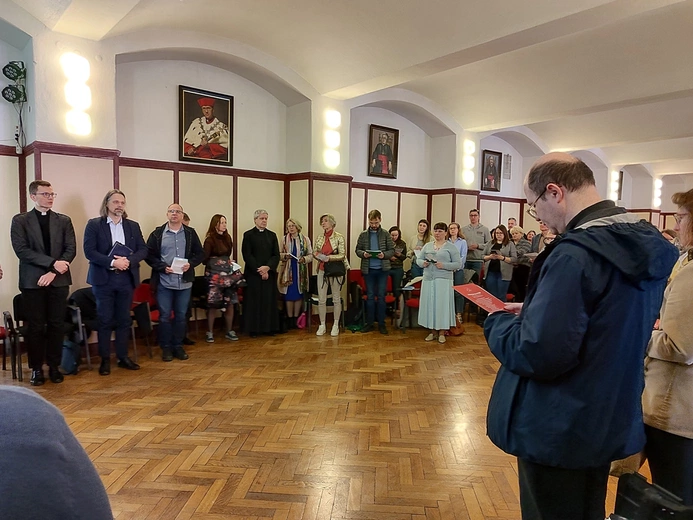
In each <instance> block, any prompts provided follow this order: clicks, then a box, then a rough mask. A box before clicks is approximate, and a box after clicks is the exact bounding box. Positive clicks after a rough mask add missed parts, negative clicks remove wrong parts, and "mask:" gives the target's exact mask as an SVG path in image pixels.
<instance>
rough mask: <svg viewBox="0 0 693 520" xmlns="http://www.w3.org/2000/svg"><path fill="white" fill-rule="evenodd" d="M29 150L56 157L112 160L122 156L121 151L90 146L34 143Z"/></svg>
mask: <svg viewBox="0 0 693 520" xmlns="http://www.w3.org/2000/svg"><path fill="white" fill-rule="evenodd" d="M27 148H29V149H30V150H34V151H39V152H41V153H51V154H55V155H72V156H76V157H91V158H95V159H112V158H114V157H118V156H119V155H120V150H112V149H109V148H92V147H90V146H75V145H71V144H59V143H45V142H42V141H34V142H33V143H31V144H30V145H29V146H28V147H27Z"/></svg>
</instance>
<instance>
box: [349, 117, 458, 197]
mask: <svg viewBox="0 0 693 520" xmlns="http://www.w3.org/2000/svg"><path fill="white" fill-rule="evenodd" d="M371 124H375V125H380V126H386V127H388V128H395V129H397V130H399V154H398V163H399V166H398V170H397V179H394V180H393V179H385V178H382V177H369V176H368V139H369V134H368V128H369V126H370V125H371ZM349 135H350V143H349V144H350V148H349V160H350V169H349V175H351V176H352V177H353V178H354V181H356V182H369V183H373V184H382V185H389V186H409V187H415V188H430V187H431V182H432V179H431V160H430V156H431V155H430V154H431V138H430V137H429V136H428V135H427V134H426V133H425V132H424V131H423V130H421V128H419V127H418V126H416V125H415V124H414V123H412V122H411V121H409V120H408V119H406V118H404V117H402V116H400V115H398V114H395V113H394V112H390V111H389V110H384V109H382V108H374V107H358V108H354V109H352V110H351V118H350V133H349ZM450 185H452V179H450V184H448V186H450Z"/></svg>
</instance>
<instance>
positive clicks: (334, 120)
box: [325, 110, 342, 128]
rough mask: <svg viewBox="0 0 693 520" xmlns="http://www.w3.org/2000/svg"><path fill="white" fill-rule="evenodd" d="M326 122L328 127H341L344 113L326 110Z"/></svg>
mask: <svg viewBox="0 0 693 520" xmlns="http://www.w3.org/2000/svg"><path fill="white" fill-rule="evenodd" d="M325 124H326V125H327V127H328V128H339V127H340V126H341V124H342V114H340V113H339V112H338V111H336V110H325Z"/></svg>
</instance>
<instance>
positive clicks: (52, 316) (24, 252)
mask: <svg viewBox="0 0 693 520" xmlns="http://www.w3.org/2000/svg"><path fill="white" fill-rule="evenodd" d="M29 196H30V197H31V200H32V201H33V202H34V206H35V207H34V209H32V210H30V211H27V212H26V213H20V214H18V215H15V216H14V218H12V227H11V229H10V235H11V240H12V248H13V249H14V252H15V254H16V255H17V258H19V290H20V291H21V292H22V305H23V308H24V316H25V318H26V320H25V321H26V323H27V333H26V343H27V351H28V356H29V366H30V367H31V384H32V386H40V385H42V384H43V383H45V381H46V379H45V376H44V374H43V363H44V360H45V362H46V363H47V364H48V376H49V377H50V380H51V381H52V382H53V383H62V381H63V375H62V374H61V373H60V371H59V370H58V365H60V356H61V354H62V350H63V338H64V336H65V312H66V310H67V294H68V292H69V289H70V284H72V277H71V276H70V263H71V262H72V260H74V258H75V255H76V253H77V244H76V242H75V230H74V228H73V227H72V220H70V217H68V216H67V215H62V214H60V213H56V212H54V211H53V209H52V208H53V201H54V200H55V198H56V197H57V196H58V194H57V193H55V192H54V191H53V187H52V186H51V183H50V182H48V181H45V180H37V181H33V182H32V183H31V184H29Z"/></svg>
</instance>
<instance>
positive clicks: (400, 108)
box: [354, 99, 455, 137]
mask: <svg viewBox="0 0 693 520" xmlns="http://www.w3.org/2000/svg"><path fill="white" fill-rule="evenodd" d="M361 106H362V107H376V108H383V109H385V110H389V111H390V112H394V113H395V114H399V115H400V116H402V117H404V118H406V119H408V120H409V121H411V122H412V123H414V124H415V125H416V126H418V127H419V128H421V130H423V131H424V132H426V133H427V134H428V135H429V136H431V137H444V136H447V135H455V134H454V132H453V131H452V130H451V129H450V128H448V127H447V126H446V125H445V124H443V122H442V121H441V120H440V119H438V118H437V117H436V116H434V115H433V114H431V113H430V112H429V111H427V110H426V109H424V108H422V107H420V106H418V105H414V104H413V103H408V102H406V101H397V100H393V99H391V100H383V101H375V102H373V103H368V104H366V105H361ZM354 108H358V107H354Z"/></svg>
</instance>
